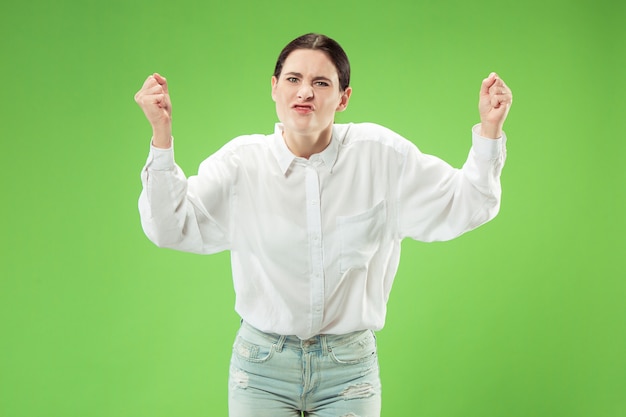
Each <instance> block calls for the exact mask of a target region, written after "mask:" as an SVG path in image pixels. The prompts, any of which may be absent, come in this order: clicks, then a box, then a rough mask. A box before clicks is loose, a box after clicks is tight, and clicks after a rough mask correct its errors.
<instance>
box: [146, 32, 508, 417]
mask: <svg viewBox="0 0 626 417" xmlns="http://www.w3.org/2000/svg"><path fill="white" fill-rule="evenodd" d="M271 85H272V98H273V100H274V101H275V103H276V112H277V114H278V119H279V120H280V123H277V124H276V125H275V129H274V133H273V134H270V135H247V136H241V137H238V138H236V139H234V140H232V141H230V142H229V143H227V144H226V145H225V146H224V147H223V148H222V149H221V150H219V151H218V152H217V153H215V154H214V155H212V156H210V157H209V158H208V159H206V160H205V161H204V162H203V163H202V164H201V165H200V168H199V172H198V174H197V175H196V176H192V177H189V178H188V179H187V178H186V177H185V175H184V174H183V172H182V171H181V169H180V168H179V167H178V166H177V165H176V164H175V162H174V156H173V148H172V135H171V110H172V105H171V102H170V96H169V93H168V89H167V82H166V80H165V78H164V77H162V76H160V75H159V74H154V75H151V76H149V77H148V79H147V80H146V81H145V83H144V85H143V87H142V88H141V90H140V91H139V92H138V93H137V94H136V96H135V100H136V101H137V103H138V104H139V105H140V107H141V108H142V109H143V111H144V113H145V115H146V117H147V118H148V120H149V122H150V124H151V125H152V130H153V136H152V144H151V148H150V155H149V158H148V162H147V164H146V166H145V167H144V169H143V171H142V181H143V187H144V188H143V191H142V193H141V196H140V199H139V208H140V213H141V220H142V225H143V228H144V230H145V232H146V234H147V236H148V237H149V238H150V239H151V240H152V241H153V242H154V243H155V244H157V245H158V246H161V247H168V248H173V249H178V250H183V251H189V252H195V253H203V254H209V253H215V252H218V251H223V250H230V251H231V260H232V274H233V280H234V286H235V292H236V305H235V309H236V311H237V313H238V314H239V315H240V316H241V318H242V325H241V328H240V330H239V332H238V334H237V337H236V340H235V343H234V347H233V354H232V359H231V367H230V377H229V380H230V384H229V385H230V386H229V410H230V416H231V417H244V416H255V417H263V416H268V417H283V416H285V417H287V416H290V417H294V416H300V415H302V414H303V415H307V416H317V417H338V416H360V417H374V416H379V415H380V401H381V397H380V396H381V387H380V381H379V373H378V361H377V354H376V340H375V336H374V333H373V332H374V331H377V330H379V329H381V328H382V327H383V324H384V320H385V313H386V303H387V299H388V296H389V292H390V290H391V286H392V282H393V279H394V276H395V273H396V270H397V267H398V263H399V258H400V242H401V240H402V239H403V238H405V237H410V238H413V239H418V240H421V241H436V240H446V239H452V238H454V237H456V236H459V235H460V234H462V233H464V232H466V231H469V230H471V229H473V228H476V227H478V226H479V225H481V224H483V223H485V222H487V221H488V220H490V219H492V218H493V217H494V216H495V215H496V214H497V212H498V209H499V206H500V194H501V190H500V172H501V170H502V166H503V164H504V159H505V146H504V135H503V132H502V126H503V124H504V121H505V119H506V116H507V113H508V111H509V108H510V106H511V102H512V95H511V91H510V90H509V88H508V87H507V86H506V84H505V83H504V82H503V81H502V79H500V78H499V77H498V76H497V75H496V74H495V73H492V74H491V75H489V77H487V78H486V79H485V80H484V81H483V82H482V87H481V90H480V97H479V113H480V120H481V123H480V124H478V125H476V126H474V128H473V130H472V147H471V150H470V152H469V156H468V159H467V161H466V163H465V164H464V166H463V168H462V169H454V168H452V167H451V166H449V165H448V164H446V163H445V162H443V161H442V160H440V159H438V158H436V157H433V156H430V155H425V154H423V153H421V152H420V151H419V150H418V149H417V147H416V146H414V145H413V144H412V143H411V142H409V141H407V140H406V139H404V138H402V137H400V136H399V135H398V134H396V133H394V132H392V131H391V130H388V129H386V128H384V127H382V126H379V125H375V124H371V123H361V124H343V125H341V124H335V123H334V117H335V113H336V112H339V111H343V110H345V108H346V107H347V106H348V102H349V100H350V95H351V93H352V89H351V87H350V65H349V62H348V58H347V56H346V54H345V52H344V51H343V49H342V48H341V47H340V46H339V44H337V43H336V42H335V41H334V40H332V39H330V38H328V37H326V36H323V35H318V34H307V35H303V36H301V37H299V38H297V39H295V40H293V41H292V42H290V43H289V44H288V45H287V46H286V47H285V48H284V49H283V51H282V52H281V53H280V55H279V57H278V62H277V63H276V68H275V71H274V75H273V77H272V81H271Z"/></svg>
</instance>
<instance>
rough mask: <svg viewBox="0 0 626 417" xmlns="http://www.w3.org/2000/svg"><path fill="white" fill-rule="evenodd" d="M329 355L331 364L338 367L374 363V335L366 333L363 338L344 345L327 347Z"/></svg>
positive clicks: (375, 355)
mask: <svg viewBox="0 0 626 417" xmlns="http://www.w3.org/2000/svg"><path fill="white" fill-rule="evenodd" d="M329 355H330V358H331V359H332V360H333V362H335V363H337V364H340V365H355V364H358V363H363V362H369V361H376V360H377V353H376V338H375V337H374V333H373V332H371V331H367V332H364V333H363V336H362V337H360V338H358V339H356V340H354V341H352V342H349V343H346V344H342V345H338V346H329Z"/></svg>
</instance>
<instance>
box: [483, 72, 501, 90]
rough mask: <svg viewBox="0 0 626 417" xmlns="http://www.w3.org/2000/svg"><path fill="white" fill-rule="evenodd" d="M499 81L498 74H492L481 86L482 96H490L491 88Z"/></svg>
mask: <svg viewBox="0 0 626 417" xmlns="http://www.w3.org/2000/svg"><path fill="white" fill-rule="evenodd" d="M497 79H498V74H496V73H495V72H492V73H491V74H489V76H488V77H487V78H485V79H484V80H483V82H482V84H481V86H480V95H481V96H487V95H489V88H491V86H492V85H494V84H495V82H496V80H497Z"/></svg>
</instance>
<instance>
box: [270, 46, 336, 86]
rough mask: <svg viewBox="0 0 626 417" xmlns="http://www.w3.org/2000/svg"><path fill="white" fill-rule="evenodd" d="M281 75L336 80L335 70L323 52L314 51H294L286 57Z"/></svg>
mask: <svg viewBox="0 0 626 417" xmlns="http://www.w3.org/2000/svg"><path fill="white" fill-rule="evenodd" d="M282 72H283V73H287V72H297V73H300V74H303V75H312V76H325V77H327V78H336V79H338V77H339V75H338V74H337V68H336V67H335V64H333V61H331V59H330V58H329V57H328V55H326V53H325V52H322V51H320V50H315V49H296V50H295V51H293V52H292V53H290V54H289V55H288V56H287V59H285V63H284V64H283V71H282Z"/></svg>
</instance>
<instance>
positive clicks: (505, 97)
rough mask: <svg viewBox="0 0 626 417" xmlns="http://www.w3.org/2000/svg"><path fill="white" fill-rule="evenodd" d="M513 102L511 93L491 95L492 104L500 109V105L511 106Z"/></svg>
mask: <svg viewBox="0 0 626 417" xmlns="http://www.w3.org/2000/svg"><path fill="white" fill-rule="evenodd" d="M512 102H513V96H512V95H511V94H510V93H507V94H494V95H493V96H491V106H492V107H493V108H494V109H499V108H500V107H506V106H510V105H511V103H512Z"/></svg>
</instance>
